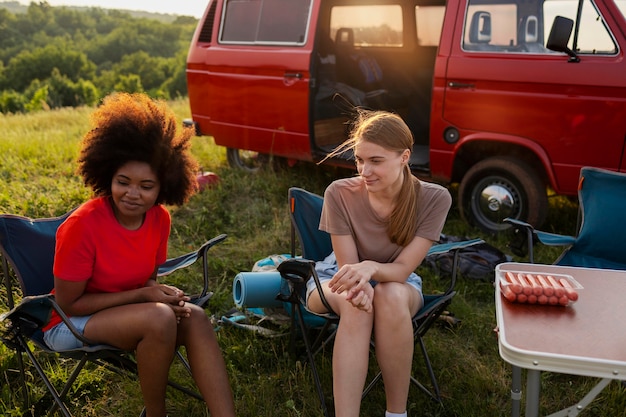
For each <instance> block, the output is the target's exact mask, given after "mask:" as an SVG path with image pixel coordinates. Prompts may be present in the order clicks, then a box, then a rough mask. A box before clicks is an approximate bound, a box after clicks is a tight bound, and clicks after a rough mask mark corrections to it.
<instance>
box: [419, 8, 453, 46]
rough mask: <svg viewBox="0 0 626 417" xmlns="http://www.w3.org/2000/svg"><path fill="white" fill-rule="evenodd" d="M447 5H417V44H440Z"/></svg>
mask: <svg viewBox="0 0 626 417" xmlns="http://www.w3.org/2000/svg"><path fill="white" fill-rule="evenodd" d="M445 12H446V8H445V6H416V7H415V21H416V25H417V44H418V45H420V46H439V38H441V28H442V27H443V16H444V14H445Z"/></svg>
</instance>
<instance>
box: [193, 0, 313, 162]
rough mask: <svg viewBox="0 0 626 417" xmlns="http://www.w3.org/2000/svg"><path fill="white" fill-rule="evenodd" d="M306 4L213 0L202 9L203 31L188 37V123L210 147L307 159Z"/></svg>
mask: <svg viewBox="0 0 626 417" xmlns="http://www.w3.org/2000/svg"><path fill="white" fill-rule="evenodd" d="M313 3H314V2H313V0H246V1H242V0H213V4H212V5H211V4H210V5H209V8H211V6H213V9H212V10H211V9H209V11H208V12H207V13H206V14H205V19H206V20H205V24H204V27H205V28H206V32H207V33H205V34H203V28H199V29H198V30H197V31H196V34H195V35H194V44H192V47H191V48H190V52H189V56H188V59H187V77H188V85H189V99H190V105H191V108H192V113H193V114H192V116H193V119H194V121H196V122H197V123H198V124H199V125H200V127H201V128H202V131H203V133H205V134H209V135H212V136H213V137H214V139H215V143H216V144H218V145H221V146H225V147H228V148H233V149H242V150H250V151H256V152H259V153H263V154H274V155H279V156H285V157H293V158H296V159H310V146H309V139H308V138H309V115H308V103H309V78H310V74H309V66H310V56H311V49H312V45H313V39H312V36H311V35H310V33H314V32H313V31H310V24H311V20H312V19H313V18H314V16H313V13H312V11H313V10H314V8H313ZM208 39H210V41H209V42H206V41H207V40H208ZM203 40H204V41H203Z"/></svg>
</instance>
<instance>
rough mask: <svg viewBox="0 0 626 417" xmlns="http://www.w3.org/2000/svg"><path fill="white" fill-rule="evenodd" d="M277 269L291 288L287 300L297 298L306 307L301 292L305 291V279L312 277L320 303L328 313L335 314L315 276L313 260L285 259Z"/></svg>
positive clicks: (291, 300) (292, 300)
mask: <svg viewBox="0 0 626 417" xmlns="http://www.w3.org/2000/svg"><path fill="white" fill-rule="evenodd" d="M277 269H278V272H280V276H281V277H282V278H283V279H285V280H286V281H287V282H288V283H289V286H290V287H291V288H292V290H291V294H290V296H291V297H292V298H291V299H290V300H289V301H290V302H294V301H296V300H295V299H294V298H297V301H298V302H300V303H301V304H302V305H303V306H305V307H306V299H305V296H303V294H305V293H306V283H307V281H308V280H309V278H313V281H314V282H315V287H316V288H317V291H318V293H319V295H320V299H321V301H322V304H323V305H324V307H325V308H326V309H327V310H328V312H329V313H331V314H336V313H335V312H334V311H333V309H332V308H331V307H330V304H329V303H328V300H326V297H325V296H324V291H323V290H322V284H321V283H320V279H319V277H318V276H317V272H316V271H315V262H314V261H311V260H308V259H303V258H292V259H287V260H285V261H283V262H281V263H280V264H279V265H278V267H277Z"/></svg>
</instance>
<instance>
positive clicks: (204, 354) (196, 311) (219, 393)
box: [177, 305, 235, 417]
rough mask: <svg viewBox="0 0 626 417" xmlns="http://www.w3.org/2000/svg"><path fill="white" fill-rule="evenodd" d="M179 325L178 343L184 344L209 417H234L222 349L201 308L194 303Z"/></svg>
mask: <svg viewBox="0 0 626 417" xmlns="http://www.w3.org/2000/svg"><path fill="white" fill-rule="evenodd" d="M189 307H191V316H190V317H187V318H183V319H182V320H181V321H180V324H179V325H178V340H177V342H178V344H179V345H183V346H185V348H186V350H187V358H188V359H189V365H190V366H191V370H192V374H193V377H194V380H195V381H196V384H197V385H198V389H199V390H200V392H201V393H202V396H203V397H204V399H205V401H206V403H207V406H208V407H209V411H210V412H211V416H212V417H234V416H235V405H234V402H233V394H232V391H231V388H230V383H229V381H228V374H227V372H226V365H225V364H224V359H223V357H222V351H221V349H220V347H219V345H218V343H217V338H216V337H215V332H214V331H213V327H212V325H211V322H210V320H209V318H208V317H207V315H206V313H205V312H204V310H202V309H201V308H200V307H197V306H195V305H189Z"/></svg>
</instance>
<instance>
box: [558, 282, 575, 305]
mask: <svg viewBox="0 0 626 417" xmlns="http://www.w3.org/2000/svg"><path fill="white" fill-rule="evenodd" d="M559 282H560V283H561V285H562V286H563V288H564V290H565V295H566V296H567V298H569V299H570V300H572V301H576V300H578V291H576V290H575V289H574V287H572V284H570V282H569V281H568V280H567V279H565V278H561V279H560V280H559Z"/></svg>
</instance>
